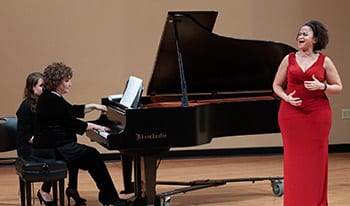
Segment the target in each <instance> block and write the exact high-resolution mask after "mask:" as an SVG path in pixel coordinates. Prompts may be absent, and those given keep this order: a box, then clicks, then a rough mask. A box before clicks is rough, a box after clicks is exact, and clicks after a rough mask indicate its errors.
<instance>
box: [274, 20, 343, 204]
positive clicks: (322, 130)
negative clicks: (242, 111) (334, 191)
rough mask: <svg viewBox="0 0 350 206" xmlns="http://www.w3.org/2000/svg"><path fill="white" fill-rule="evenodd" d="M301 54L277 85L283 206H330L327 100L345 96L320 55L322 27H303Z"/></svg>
mask: <svg viewBox="0 0 350 206" xmlns="http://www.w3.org/2000/svg"><path fill="white" fill-rule="evenodd" d="M296 40H297V44H298V51H297V52H293V53H290V54H288V55H287V56H286V57H285V58H284V59H283V60H282V62H281V64H280V66H279V68H278V71H277V73H276V76H275V80H274V82H273V89H274V92H275V93H276V94H277V95H278V96H279V97H280V98H281V104H280V109H279V114H278V123H279V127H280V130H281V134H282V138H283V147H284V206H327V205H328V199H327V195H328V194H327V191H328V136H329V133H330V129H331V125H332V112H331V107H330V104H329V101H328V98H327V95H331V94H339V93H340V92H341V90H342V83H341V79H340V76H339V74H338V72H337V69H336V67H335V65H334V63H333V62H332V61H331V59H330V58H329V57H327V56H326V55H324V54H323V53H321V52H320V51H321V50H322V49H324V48H326V45H327V43H328V34H327V29H326V28H325V27H324V25H323V24H322V23H321V22H319V21H310V22H307V23H306V24H304V25H303V26H302V27H301V28H300V30H299V32H298V35H297V38H296Z"/></svg>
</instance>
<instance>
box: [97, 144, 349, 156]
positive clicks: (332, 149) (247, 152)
mask: <svg viewBox="0 0 350 206" xmlns="http://www.w3.org/2000/svg"><path fill="white" fill-rule="evenodd" d="M328 150H329V153H343V152H350V144H333V145H329V149H328ZM259 155H283V147H252V148H232V149H201V150H171V151H169V152H167V153H166V154H165V155H164V156H163V157H162V158H163V159H176V158H200V157H225V156H230V157H232V156H259ZM102 156H103V159H104V160H120V155H119V152H116V153H108V154H102Z"/></svg>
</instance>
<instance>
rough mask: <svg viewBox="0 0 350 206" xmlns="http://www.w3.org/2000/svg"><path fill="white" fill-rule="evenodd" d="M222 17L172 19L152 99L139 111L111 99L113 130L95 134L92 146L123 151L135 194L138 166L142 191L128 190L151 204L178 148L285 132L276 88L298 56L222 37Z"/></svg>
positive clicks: (106, 121) (194, 14)
mask: <svg viewBox="0 0 350 206" xmlns="http://www.w3.org/2000/svg"><path fill="white" fill-rule="evenodd" d="M217 15H218V12H217V11H191V12H187V11H186V12H184V11H181V12H177V11H171V12H168V15H167V17H166V21H165V26H164V30H163V34H162V38H161V41H160V45H159V48H158V53H157V58H156V61H155V65H154V70H153V74H152V77H151V80H150V82H149V85H148V88H147V93H146V95H143V96H141V98H140V100H139V104H138V105H137V107H136V108H126V107H125V106H124V105H122V104H120V103H119V101H120V98H116V99H110V98H107V97H103V98H102V104H104V105H106V106H107V108H108V112H107V114H105V115H101V116H100V117H99V119H97V120H95V121H94V122H95V123H98V124H101V125H105V126H108V127H110V128H111V131H109V132H108V133H100V132H98V131H96V132H95V131H88V132H87V136H88V137H89V138H90V139H91V140H92V141H95V142H97V143H99V144H101V145H103V146H104V147H106V148H107V149H109V150H119V151H120V152H121V154H122V163H123V174H124V184H125V185H128V187H130V185H131V184H130V180H129V179H130V176H131V161H133V166H134V181H135V182H134V184H133V185H134V188H132V189H130V188H126V190H130V191H134V192H135V198H136V199H138V200H140V199H141V200H143V201H144V204H148V205H149V204H151V205H152V204H154V203H155V202H156V205H157V204H159V203H157V201H156V196H157V194H156V189H155V186H156V184H157V183H156V182H157V181H156V176H157V173H156V172H157V164H158V161H159V159H160V158H161V157H162V155H164V154H165V153H166V152H168V151H169V149H170V148H173V147H188V146H197V145H202V144H207V143H210V142H211V140H212V139H213V138H219V137H224V136H234V135H249V134H265V133H278V132H279V127H278V124H277V113H278V108H279V99H278V98H276V97H275V96H274V94H273V91H272V82H273V79H274V75H275V73H276V71H277V69H278V66H279V63H280V62H281V60H282V59H283V57H284V56H285V55H287V54H288V53H290V52H293V51H295V49H294V48H293V47H290V46H288V45H285V44H282V43H277V42H272V41H260V40H244V39H235V38H230V37H224V36H220V35H218V34H215V33H213V31H212V30H213V27H214V24H215V21H216V18H217ZM141 202H142V201H141Z"/></svg>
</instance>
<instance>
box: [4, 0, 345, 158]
mask: <svg viewBox="0 0 350 206" xmlns="http://www.w3.org/2000/svg"><path fill="white" fill-rule="evenodd" d="M349 8H350V3H349V1H347V0H334V1H326V0H309V1H304V0H294V1H290V0H263V1H262V0H215V1H214V0H177V1H169V0H148V1H147V0H103V1H98V0H75V1H68V0H51V1H46V0H28V1H21V0H3V1H0V17H1V18H0V26H1V27H0V69H1V75H0V88H1V90H0V92H1V93H0V95H1V106H0V116H14V115H15V111H16V109H17V107H18V105H19V103H20V101H21V97H22V92H23V86H24V79H25V77H26V75H27V74H28V73H29V72H32V71H42V70H43V68H44V67H45V66H46V65H47V64H49V63H50V62H52V61H63V62H65V63H66V64H68V65H70V66H72V68H73V69H74V77H73V87H72V89H71V92H70V93H69V95H67V96H66V98H67V99H69V100H70V101H71V102H74V103H88V102H100V98H101V97H106V96H107V95H109V94H114V93H120V92H121V91H122V90H123V88H124V85H125V81H126V80H127V78H128V77H129V75H136V76H139V77H141V78H143V79H144V83H145V85H146V86H147V85H148V81H149V79H150V75H151V74H152V70H153V64H154V61H155V58H156V52H157V48H158V43H159V41H160V36H161V33H162V29H163V25H164V21H165V17H166V14H167V11H169V10H217V11H219V16H218V19H217V22H216V25H215V28H214V32H215V33H217V34H220V35H223V36H228V37H235V38H243V39H260V40H273V41H280V42H283V43H286V44H290V45H292V46H295V41H294V40H295V35H296V32H297V31H298V29H299V26H300V25H301V24H303V23H304V22H306V21H308V20H310V19H318V20H321V21H322V22H324V23H325V25H326V26H327V27H328V29H329V34H330V38H331V39H330V40H331V41H330V44H329V47H328V48H327V50H325V51H324V52H325V53H326V54H327V55H329V56H330V57H331V58H332V60H333V61H334V62H335V64H336V66H337V67H338V70H339V72H340V74H341V76H342V80H343V84H344V91H343V93H342V94H341V95H338V96H334V97H330V99H331V101H332V108H333V121H334V123H333V128H332V132H331V136H330V143H331V144H341V143H350V137H349V134H350V127H349V121H350V120H342V119H341V109H342V108H350V101H349V100H350V96H349V89H348V87H347V82H349V78H350V75H349V70H348V68H349V67H350V62H349V61H348V59H347V58H348V57H347V55H348V54H349V53H350V52H349V50H350V38H349V36H348V34H349V33H350V25H349V24H348V23H347V20H348V19H349V16H350V15H349V14H348V10H349ZM97 117H98V114H97V113H94V114H89V115H88V116H87V118H86V119H88V120H92V119H96V118H97ZM80 141H82V142H87V143H89V141H88V139H87V138H85V137H83V138H80ZM89 144H92V145H94V146H97V145H96V144H95V143H89ZM280 145H281V137H280V134H273V135H252V136H244V137H241V136H239V137H226V138H218V139H216V140H215V141H214V142H213V143H211V144H209V145H205V146H202V147H197V148H221V147H230V148H235V147H263V146H280ZM97 147H98V146H97ZM99 148H100V149H101V150H102V151H103V152H107V151H106V150H104V149H103V148H102V147H99ZM14 154H15V153H14V152H9V153H2V154H0V155H1V156H13V155H14Z"/></svg>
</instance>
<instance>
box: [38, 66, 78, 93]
mask: <svg viewBox="0 0 350 206" xmlns="http://www.w3.org/2000/svg"><path fill="white" fill-rule="evenodd" d="M72 77H73V72H72V68H70V67H69V66H67V65H65V64H64V63H62V62H54V63H51V64H50V65H48V66H47V67H46V68H45V70H44V82H45V89H46V90H48V91H55V90H56V89H57V87H58V85H59V84H60V83H61V81H62V80H63V79H66V78H68V79H71V78H72Z"/></svg>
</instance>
